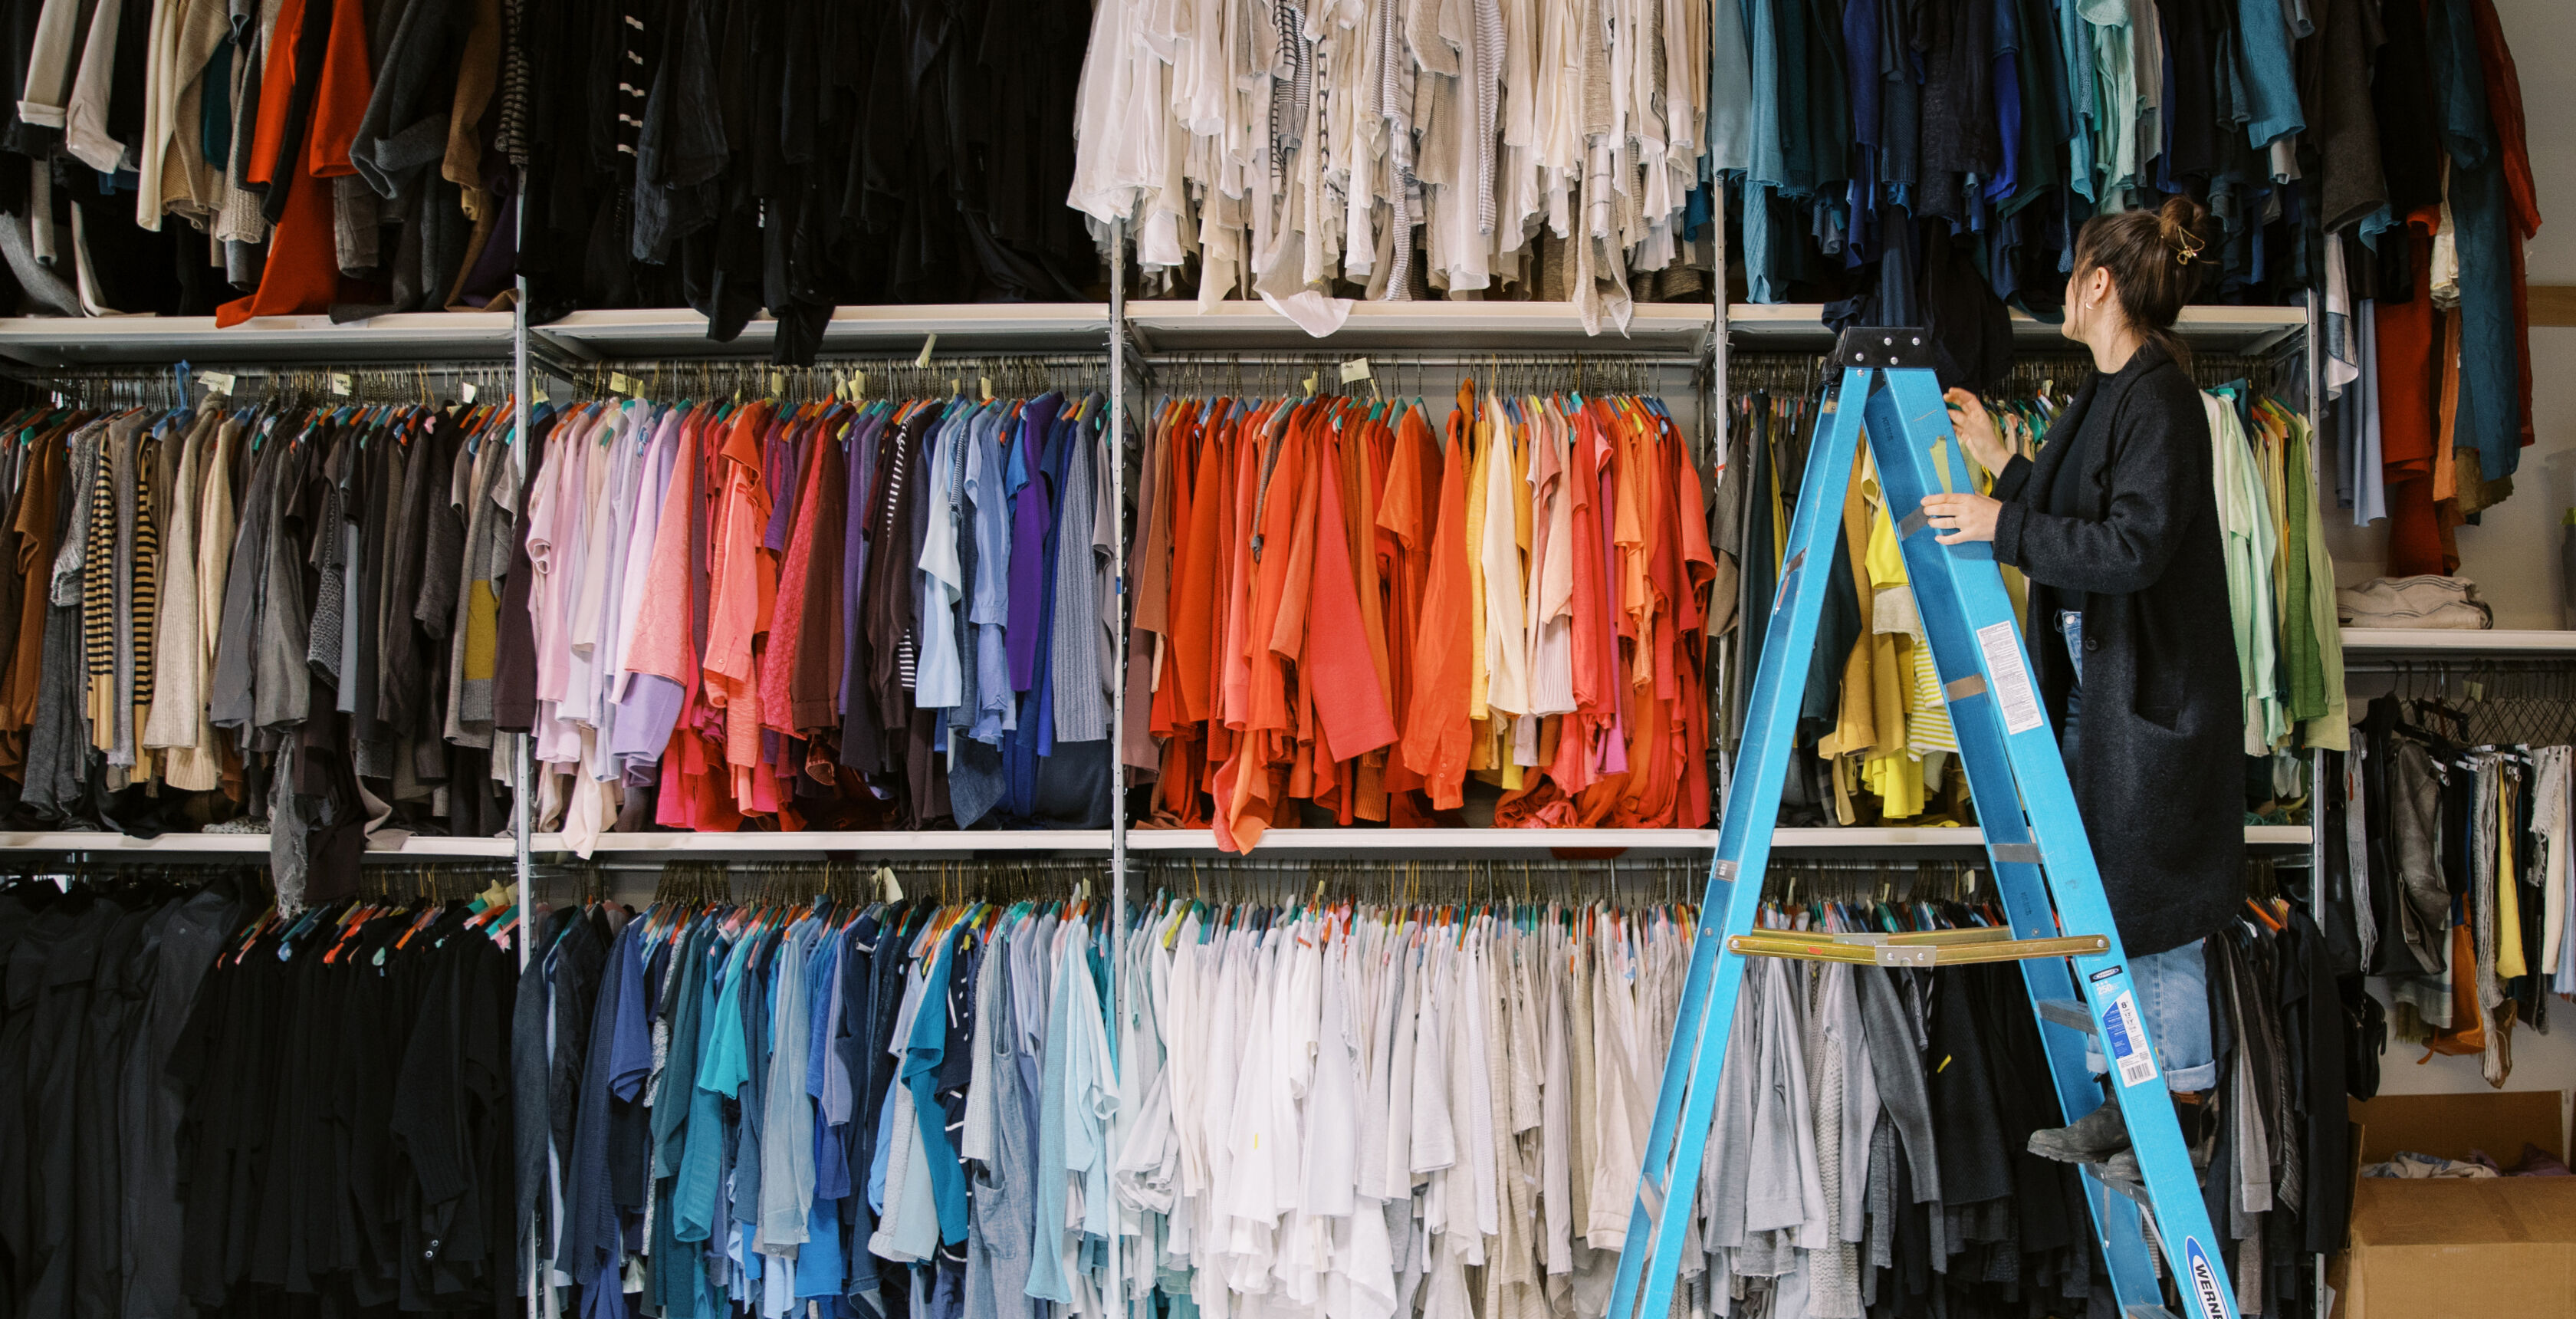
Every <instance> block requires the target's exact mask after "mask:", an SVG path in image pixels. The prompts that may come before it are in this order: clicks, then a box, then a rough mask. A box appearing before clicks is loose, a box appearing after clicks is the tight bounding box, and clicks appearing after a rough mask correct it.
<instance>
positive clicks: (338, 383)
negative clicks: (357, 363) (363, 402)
mask: <svg viewBox="0 0 2576 1319" xmlns="http://www.w3.org/2000/svg"><path fill="white" fill-rule="evenodd" d="M331 392H332V393H334V394H342V395H346V394H352V393H355V392H357V386H356V384H355V383H354V382H352V381H351V380H350V379H349V373H348V372H346V371H334V372H332V373H331Z"/></svg>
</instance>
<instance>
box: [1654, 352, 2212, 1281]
mask: <svg viewBox="0 0 2576 1319" xmlns="http://www.w3.org/2000/svg"><path fill="white" fill-rule="evenodd" d="M1863 334H1864V332H1862V331H1851V332H1848V333H1847V334H1846V336H1845V339H1844V345H1843V347H1840V348H1838V349H1837V350H1836V356H1837V357H1838V358H1843V359H1846V360H1845V362H1844V365H1845V369H1844V371H1843V374H1842V376H1841V379H1840V382H1839V385H1838V387H1837V389H1836V392H1835V393H1833V394H1831V395H1829V396H1828V397H1827V400H1826V403H1825V405H1824V407H1823V408H1822V409H1820V412H1819V416H1818V418H1817V430H1816V434H1815V438H1814V440H1813V443H1812V445H1811V448H1810V452H1809V456H1808V467H1807V473H1806V478H1805V480H1804V482H1803V483H1802V485H1801V488H1800V490H1799V492H1798V500H1797V511H1796V515H1795V517H1794V518H1793V520H1792V522H1791V526H1790V532H1789V539H1788V554H1787V561H1786V562H1785V563H1784V564H1783V566H1782V569H1781V573H1780V578H1779V590H1778V593H1777V594H1776V595H1775V596H1774V598H1773V601H1772V603H1771V623H1770V626H1769V628H1768V629H1767V630H1766V633H1765V636H1764V639H1763V645H1762V654H1761V657H1760V662H1759V665H1758V667H1757V668H1756V670H1755V672H1754V681H1753V685H1752V692H1751V699H1750V700H1749V701H1748V704H1747V711H1746V714H1747V717H1746V723H1745V730H1744V739H1743V743H1742V746H1743V748H1744V750H1743V753H1742V763H1740V764H1739V765H1738V766H1737V773H1736V776H1735V778H1734V779H1733V781H1732V782H1730V783H1729V784H1728V788H1727V793H1726V810H1725V814H1724V816H1723V817H1722V818H1721V820H1720V825H1719V839H1718V847H1717V851H1716V855H1715V856H1714V857H1713V858H1712V860H1711V862H1710V867H1709V882H1708V888H1707V893H1706V896H1705V898H1704V899H1703V905H1702V908H1701V913H1700V922H1699V928H1698V930H1697V932H1696V939H1697V942H1696V943H1695V944H1694V946H1693V948H1692V954H1691V965H1690V971H1689V975H1688V978H1687V979H1686V981H1685V983H1684V987H1683V991H1682V1000H1681V1004H1680V1008H1679V1012H1678V1014H1677V1021H1676V1024H1675V1029H1674V1033H1673V1037H1672V1039H1671V1041H1670V1044H1669V1047H1668V1050H1667V1053H1666V1056H1665V1065H1664V1072H1663V1077H1662V1083H1661V1085H1660V1087H1659V1092H1658V1095H1657V1098H1656V1106H1655V1117H1654V1126H1653V1128H1652V1129H1651V1131H1650V1132H1649V1134H1648V1137H1647V1144H1646V1150H1645V1151H1644V1159H1643V1162H1642V1167H1641V1169H1640V1175H1639V1181H1638V1191H1637V1197H1636V1200H1635V1203H1634V1204H1633V1206H1632V1207H1631V1209H1630V1213H1629V1221H1628V1232H1627V1236H1626V1239H1625V1242H1624V1245H1623V1249H1622V1250H1621V1252H1620V1257H1619V1262H1618V1269H1617V1274H1616V1277H1615V1279H1614V1283H1613V1289H1612V1295H1611V1302H1610V1307H1609V1314H1610V1315H1611V1316H1612V1319H1662V1317H1663V1316H1664V1315H1665V1314H1667V1313H1668V1312H1669V1310H1670V1307H1671V1303H1672V1294H1673V1289H1674V1287H1675V1284H1676V1281H1677V1278H1678V1275H1679V1273H1680V1266H1681V1263H1682V1261H1681V1260H1680V1259H1679V1258H1678V1254H1679V1252H1680V1250H1681V1247H1682V1242H1683V1240H1684V1239H1685V1237H1686V1235H1687V1232H1688V1229H1689V1227H1690V1224H1691V1222H1692V1216H1693V1213H1694V1210H1695V1207H1696V1200H1697V1194H1698V1189H1699V1177H1700V1170H1701V1163H1702V1159H1703V1157H1704V1156H1705V1154H1706V1152H1707V1145H1708V1139H1709V1135H1710V1132H1709V1126H1710V1122H1711V1120H1712V1118H1713V1116H1714V1110H1715V1108H1716V1104H1717V1099H1718V1093H1719V1090H1720V1084H1719V1083H1720V1080H1721V1078H1722V1076H1723V1072H1724V1067H1725V1064H1726V1057H1725V1055H1726V1052H1727V1045H1728V1043H1729V1042H1730V1041H1731V1038H1732V1035H1733V1031H1734V1027H1735V1024H1736V1009H1737V1006H1738V1004H1739V1001H1740V999H1741V996H1742V992H1743V977H1744V971H1745V961H1746V958H1747V957H1748V956H1756V955H1768V956H1808V957H1821V958H1830V959H1836V960H1872V961H1893V962H1899V963H1902V964H1938V963H1946V962H1950V961H1956V960H1965V959H1967V958H1970V957H1975V958H1979V959H1981V960H2003V959H2005V958H2006V957H2011V958H2012V959H2013V960H2020V961H2021V963H2022V975H2023V984H2024V987H2025V988H2026V989H2027V990H2028V991H2029V993H2030V996H2031V1000H2032V1003H2031V1006H2032V1011H2033V1014H2034V1016H2035V1017H2036V1018H2037V1022H2038V1029H2039V1031H2040V1038H2041V1041H2042V1044H2043V1046H2044V1048H2045V1051H2046V1053H2047V1055H2048V1059H2049V1073H2050V1078H2051V1081H2052V1083H2053V1084H2054V1086H2055V1089H2056V1091H2057V1096H2058V1101H2059V1105H2060V1108H2061V1110H2062V1111H2063V1112H2064V1113H2065V1115H2066V1117H2067V1118H2068V1119H2069V1120H2072V1119H2074V1118H2076V1117H2080V1116H2081V1115H2082V1114H2083V1113H2085V1112H2088V1111H2090V1110H2091V1109H2092V1108H2094V1107H2096V1106H2098V1104H2099V1103H2100V1102H2101V1100H2100V1098H2099V1094H2098V1090H2097V1087H2096V1083H2095V1082H2094V1080H2093V1079H2092V1077H2091V1076H2090V1074H2089V1073H2088V1072H2087V1070H2086V1068H2085V1065H2084V1058H2083V1052H2084V1045H2085V1042H2086V1038H2087V1032H2086V1031H2085V1030H2083V1029H2080V1028H2077V1027H2075V1026H2073V1025H2071V1024H2063V1023H2061V1022H2060V1021H2058V1020H2056V1019H2055V1017H2053V1016H2052V1015H2051V1013H2050V1012H2049V1011H2044V1010H2043V1009H2042V1006H2041V1005H2042V1004H2043V1003H2076V1002H2080V1003H2083V1004H2084V1005H2085V1007H2084V1009H2083V1011H2086V1012H2089V1014H2090V1017H2089V1022H2090V1025H2091V1027H2092V1031H2093V1033H2097V1034H2099V1035H2100V1037H2101V1039H2102V1041H2103V1047H2104V1052H2105V1053H2106V1055H2109V1056H2110V1058H2111V1062H2112V1067H2111V1072H2110V1074H2109V1079H2110V1082H2111V1087H2112V1094H2113V1096H2114V1100H2115V1102H2118V1103H2119V1104H2120V1105H2121V1107H2122V1110H2123V1112H2124V1114H2125V1115H2126V1116H2128V1117H2129V1119H2130V1121H2129V1123H2128V1126H2129V1131H2130V1137H2131V1140H2132V1142H2133V1144H2134V1145H2135V1147H2136V1149H2137V1153H2138V1157H2139V1160H2140V1165H2141V1173H2142V1178H2143V1183H2144V1184H2143V1187H2129V1186H2124V1187H2121V1188H2117V1189H2118V1190H2119V1192H2120V1193H2117V1194H2115V1193H2114V1189H2115V1188H2113V1187H2111V1186H2110V1185H2108V1184H2106V1183H2104V1182H2103V1181H2102V1180H2101V1179H2100V1178H2099V1177H2097V1176H2095V1175H2094V1174H2093V1173H2092V1172H2091V1171H2090V1170H2086V1171H2085V1173H2084V1178H2085V1188H2086V1200H2087V1203H2088V1204H2089V1205H2090V1206H2091V1207H2092V1211H2093V1217H2094V1225H2095V1232H2096V1240H2097V1242H2098V1243H2099V1244H2100V1245H2101V1246H2102V1249H2103V1252H2104V1256H2105V1258H2106V1260H2107V1261H2108V1263H2109V1266H2110V1270H2111V1276H2112V1284H2113V1288H2114V1290H2115V1292H2116V1293H2117V1295H2118V1298H2119V1302H2120V1304H2121V1307H2122V1310H2123V1312H2124V1313H2148V1312H2158V1311H2160V1310H2161V1309H2162V1287H2161V1284H2160V1282H2159V1281H2158V1279H2157V1276H2156V1272H2155V1262H2154V1259H2153V1256H2152V1254H2151V1253H2150V1250H2149V1247H2148V1245H2147V1242H2146V1239H2145V1236H2144V1232H2143V1228H2144V1227H2145V1226H2146V1224H2145V1222H2144V1220H2143V1218H2142V1211H2141V1209H2140V1207H2139V1206H2138V1205H2137V1204H2135V1203H2133V1202H2132V1201H2131V1200H2130V1199H2129V1196H2130V1195H2131V1194H2136V1193H2141V1192H2142V1193H2143V1195H2144V1198H2145V1199H2146V1200H2147V1201H2148V1202H2149V1203H2150V1204H2152V1205H2154V1206H2155V1210H2154V1213H2155V1217H2156V1219H2157V1220H2158V1221H2157V1223H2156V1226H2157V1228H2158V1230H2157V1232H2156V1233H2155V1242H2156V1247H2157V1248H2158V1249H2160V1250H2161V1251H2162V1253H2163V1255H2164V1258H2165V1261H2166V1264H2167V1267H2168V1269H2169V1270H2170V1272H2171V1273H2172V1275H2173V1276H2174V1278H2175V1279H2176V1280H2177V1285H2178V1289H2179V1291H2180V1294H2181V1296H2182V1298H2183V1303H2184V1310H2185V1311H2186V1312H2187V1313H2189V1314H2191V1315H2193V1316H2195V1319H2236V1310H2235V1300H2234V1293H2233V1291H2232V1289H2231V1288H2230V1286H2229V1282H2228V1276H2227V1270H2226V1266H2225V1263H2224V1260H2223V1254H2224V1251H2225V1249H2226V1246H2227V1243H2226V1242H2225V1240H2224V1239H2223V1238H2221V1237H2219V1236H2218V1235H2217V1234H2216V1232H2215V1231H2214V1230H2213V1229H2212V1227H2211V1224H2210V1219H2209V1213H2208V1209H2207V1206H2206V1205H2205V1204H2204V1203H2203V1201H2202V1199H2201V1195H2200V1189H2199V1186H2198V1181H2197V1177H2196V1175H2195V1174H2194V1172H2193V1170H2192V1167H2191V1163H2190V1159H2189V1153H2188V1151H2187V1150H2186V1149H2185V1147H2184V1145H2183V1140H2182V1134H2181V1128H2180V1126H2179V1124H2178V1123H2177V1122H2176V1120H2175V1115H2174V1110H2173V1107H2172V1104H2171V1101H2170V1099H2169V1098H2168V1096H2167V1095H2166V1093H2165V1090H2164V1085H2163V1079H2162V1077H2161V1074H2160V1073H2159V1071H2158V1070H2157V1067H2156V1064H2155V1061H2154V1054H2153V1052H2152V1048H2153V1045H2152V1041H2151V1039H2150V1038H2149V1036H2148V1028H2147V1025H2146V1023H2145V1022H2144V1020H2143V1019H2142V1018H2141V1017H2140V1015H2139V1014H2138V1012H2137V1009H2136V1006H2135V1001H2134V993H2133V991H2132V988H2131V980H2130V976H2129V972H2128V970H2127V959H2126V956H2125V953H2124V952H2123V950H2122V949H2121V947H2120V944H2119V940H2118V933H2117V930H2116V928H2115V927H2114V925H2113V922H2112V917H2111V912H2110V904H2109V900H2108V897H2107V895H2106V894H2105V893H2104V891H2103V889H2102V884H2101V876H2100V874H2099V871H2098V867H2097V865H2096V862H2095V859H2094V857H2093V854H2092V850H2091V844H2090V842H2089V840H2088V839H2087V837H2086V835H2085V831H2084V827H2083V821H2082V818H2081V816H2080V815H2079V814H2078V812H2077V809H2076V805H2075V798H2074V789H2073V785H2072V782H2071V781H2070V779H2069V778H2068V776H2067V774H2066V769H2065V765H2064V762H2063V760H2062V759H2061V758H2060V756H2059V753H2058V749H2057V743H2056V738H2055V736H2054V735H2053V733H2052V732H2051V731H2050V729H2049V727H2048V720H2047V717H2046V713H2045V710H2044V708H2043V707H2042V705H2041V703H2040V701H2039V698H2038V693H2037V687H2036V684H2035V682H2034V681H2033V676H2032V669H2031V665H2030V659H2029V655H2028V653H2027V652H2026V650H2025V649H2024V647H2023V644H2022V634H2021V627H2020V624H2019V622H2018V620H2017V615H2016V612H2015V610H2014V608H2013V605H2012V601H2011V599H2010V598H2009V596H2007V594H2006V593H2005V590H2004V583H2003V579H2002V576H2001V574H2000V573H1999V572H1998V571H1997V570H1996V569H1995V567H1994V566H1993V550H1992V547H1991V546H1990V545H1987V544H1982V543H1962V544H1959V545H1955V546H1942V545H1939V544H1937V543H1936V541H1935V540H1934V538H1933V533H1932V532H1931V531H1930V530H1929V529H1928V528H1927V527H1925V525H1924V520H1923V519H1922V518H1921V517H1920V516H1919V515H1909V516H1908V517H1907V518H1905V519H1904V520H1903V521H1902V522H1901V523H1900V524H1899V526H1900V532H1899V536H1900V545H1901V548H1902V551H1903V553H1904V555H1905V559H1906V565H1907V570H1908V574H1909V577H1910V579H1911V583H1912V590H1913V592H1914V595H1915V598H1916V601H1917V606H1918V608H1917V613H1918V615H1919V616H1920V617H1921V618H1922V620H1923V626H1924V631H1925V636H1926V639H1927V640H1928V642H1929V643H1930V644H1929V649H1930V651H1931V654H1932V658H1933V661H1934V667H1935V669H1936V672H1937V673H1938V676H1939V678H1940V680H1941V683H1942V685H1943V688H1944V691H1945V693H1946V694H1947V696H1948V698H1949V709H1950V713H1951V724H1952V727H1953V728H1954V729H1955V730H1956V732H1957V736H1958V742H1959V763H1960V765H1961V767H1962V768H1963V769H1964V771H1965V772H1966V773H1967V774H1968V776H1969V784H1970V790H1971V792H1972V794H1973V795H1974V797H1975V799H1976V801H1977V803H1978V808H1979V812H1980V819H1981V821H1982V822H1983V824H1984V828H1985V834H1984V837H1985V843H1986V847H1987V850H1988V855H1989V859H1990V860H1991V862H1992V864H1993V867H1994V874H1995V879H1996V886H1997V889H1998V891H1999V893H2000V894H2001V895H2002V898H2003V902H2004V907H2005V914H2006V918H2007V920H2008V922H2009V925H2010V928H2009V930H2008V931H2005V932H2002V934H2003V937H2002V938H2001V939H2000V940H1999V939H1998V938H1997V936H1996V935H1994V934H1983V935H1979V936H1977V937H1973V938H1929V939H1926V938H1911V939H1903V940H1897V939H1882V940H1859V939H1830V938H1820V937H1818V936H1813V935H1796V936H1785V937H1784V936H1783V934H1782V932H1778V931H1756V930H1755V929H1754V919H1755V917H1756V915H1757V914H1758V909H1759V906H1760V903H1761V889H1762V883H1761V877H1762V874H1763V871H1764V868H1765V866H1766V865H1767V863H1768V861H1769V857H1770V849H1771V843H1772V834H1773V831H1774V829H1775V827H1776V817H1777V806H1778V802H1779V800H1780V794H1781V788H1782V785H1783V784H1784V782H1785V781H1786V776H1787V771H1788V767H1789V763H1790V760H1791V757H1792V754H1793V747H1792V742H1793V736H1794V731H1795V721H1796V718H1797V713H1798V706H1799V704H1800V703H1801V701H1802V699H1803V696H1804V689H1805V680H1806V675H1807V671H1808V665H1809V661H1811V660H1812V657H1813V655H1814V652H1815V647H1816V640H1817V637H1816V634H1817V631H1818V628H1819V622H1820V619H1821V615H1822V611H1823V603H1824V597H1825V593H1826V591H1827V590H1828V589H1830V587H1831V585H1832V582H1831V580H1830V579H1831V566H1832V561H1833V552H1834V547H1835V544H1836V542H1837V540H1838V539H1839V538H1840V536H1841V519H1840V508H1841V504H1842V501H1843V499H1844V497H1845V493H1846V491H1847V490H1848V488H1849V484H1848V483H1849V481H1850V479H1851V475H1852V472H1853V468H1854V463H1855V461H1856V459H1857V457H1858V455H1859V453H1860V446H1861V445H1863V444H1867V445H1868V446H1869V449H1870V452H1871V454H1872V456H1873V458H1874V459H1875V460H1876V465H1877V467H1878V472H1879V480H1880V483H1881V488H1882V490H1883V491H1884V492H1885V495H1886V499H1887V505H1888V507H1889V509H1890V510H1891V511H1893V510H1896V509H1907V510H1913V509H1916V508H1918V507H1919V505H1920V503H1921V500H1922V498H1923V496H1924V495H1925V494H1926V493H1929V492H1931V491H1933V490H1935V489H1938V488H1942V487H1953V488H1955V486H1956V485H1958V484H1963V483H1964V480H1965V477H1966V474H1967V464H1966V462H1965V461H1964V455H1963V454H1961V453H1960V452H1959V450H1958V448H1957V440H1956V437H1955V435H1954V434H1953V433H1952V431H1951V428H1950V425H1949V414H1948V410H1947V408H1946V406H1945V405H1944V404H1943V402H1942V398H1941V391H1940V388H1939V386H1938V385H1937V384H1936V383H1935V382H1934V381H1933V379H1932V374H1931V372H1930V371H1929V370H1928V369H1922V368H1923V366H1924V357H1925V354H1927V353H1928V349H1926V348H1925V347H1924V345H1923V342H1922V336H1921V332H1919V331H1914V332H1898V331H1868V332H1866V334H1867V336H1868V338H1867V339H1866V340H1864V339H1863V338H1862V337H1861V336H1862V335H1863ZM1900 334H1909V335H1910V336H1911V337H1910V339H1907V340H1905V341H1903V342H1904V343H1905V345H1907V346H1900V340H1899V339H1898V338H1897V337H1895V336H1897V335H1900ZM1880 335H1887V336H1889V337H1887V338H1883V339H1882V338H1879V337H1878V336H1880ZM1863 354H1866V357H1864V356H1863ZM1864 430H1866V435H1864ZM1953 477H1955V480H1953V479H1952V478H1953ZM1853 552H1857V547H1854V549H1853ZM2042 857H2046V858H2048V859H2049V863H2048V865H2047V866H2046V869H2045V873H2043V867H2042V865H2041V863H2040V859H2041V858H2042ZM1802 950H1803V951H1802ZM2079 990H2080V991H2081V993H2080V994H2079ZM2056 1011H2057V1012H2058V1014H2059V1015H2070V1016H2071V1014H2072V1013H2073V1012H2074V1011H2075V1009H2072V1008H2071V1007H2064V1008H2059V1009H2056ZM1640 1247H1643V1248H1642V1249H1641V1248H1640Z"/></svg>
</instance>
